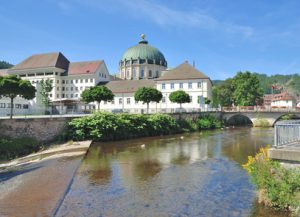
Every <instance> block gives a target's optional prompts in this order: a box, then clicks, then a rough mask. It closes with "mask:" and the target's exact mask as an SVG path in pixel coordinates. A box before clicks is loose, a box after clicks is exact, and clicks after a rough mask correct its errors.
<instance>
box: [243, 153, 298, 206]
mask: <svg viewBox="0 0 300 217" xmlns="http://www.w3.org/2000/svg"><path fill="white" fill-rule="evenodd" d="M267 152H268V149H267V148H261V149H260V151H259V153H257V154H256V155H255V157H252V156H249V157H248V162H247V163H246V164H245V165H243V167H244V168H245V169H246V170H247V171H248V173H249V175H250V177H251V180H252V182H253V183H254V184H255V186H256V187H257V188H258V189H259V190H260V192H263V193H264V194H265V195H264V198H266V199H265V201H264V202H265V203H266V204H267V205H270V206H273V207H276V208H279V209H290V208H296V207H299V205H300V202H299V199H297V195H298V194H299V192H300V171H299V169H286V168H283V167H282V166H281V165H280V164H279V163H278V162H277V161H273V160H270V159H269V157H268V155H267Z"/></svg>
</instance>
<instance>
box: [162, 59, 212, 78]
mask: <svg viewBox="0 0 300 217" xmlns="http://www.w3.org/2000/svg"><path fill="white" fill-rule="evenodd" d="M189 79H209V77H207V76H206V75H205V74H203V73H202V72H200V71H199V70H197V69H195V68H194V67H193V66H192V65H190V64H189V63H188V62H184V63H182V64H180V65H179V66H177V67H176V68H174V69H170V70H167V71H164V72H163V75H162V76H161V77H159V78H157V79H156V81H164V80H189Z"/></svg>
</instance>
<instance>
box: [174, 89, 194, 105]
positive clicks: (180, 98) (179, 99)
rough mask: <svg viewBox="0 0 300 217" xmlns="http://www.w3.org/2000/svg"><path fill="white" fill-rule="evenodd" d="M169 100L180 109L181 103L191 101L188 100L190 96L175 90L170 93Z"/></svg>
mask: <svg viewBox="0 0 300 217" xmlns="http://www.w3.org/2000/svg"><path fill="white" fill-rule="evenodd" d="M169 99H170V101H171V102H174V103H179V104H180V107H181V104H182V103H189V102H190V101H191V100H190V95H189V94H187V93H186V92H185V91H183V90H177V91H174V92H172V93H171V94H170V95H169Z"/></svg>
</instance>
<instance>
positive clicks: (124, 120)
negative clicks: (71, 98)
mask: <svg viewBox="0 0 300 217" xmlns="http://www.w3.org/2000/svg"><path fill="white" fill-rule="evenodd" d="M221 126H222V122H221V121H219V120H217V119H216V118H215V117H214V116H204V117H200V118H199V119H198V120H190V119H180V120H175V119H174V118H172V117H171V116H169V115H165V114H153V115H136V114H113V113H106V112H98V113H95V114H93V115H92V116H85V117H81V118H76V119H73V120H72V121H71V122H70V123H69V129H68V132H69V139H73V140H95V141H113V140H123V139H132V138H139V137H148V136H160V135H169V134H176V133H183V132H191V131H196V130H201V129H214V128H220V127H221Z"/></svg>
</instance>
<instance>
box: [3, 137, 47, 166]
mask: <svg viewBox="0 0 300 217" xmlns="http://www.w3.org/2000/svg"><path fill="white" fill-rule="evenodd" d="M40 148H41V146H40V144H39V143H38V142H37V141H36V140H35V139H33V138H29V137H22V138H16V139H15V138H9V137H3V136H2V137H0V161H7V160H11V159H14V158H17V157H21V156H24V155H28V154H31V153H33V152H36V151H38V150H39V149H40Z"/></svg>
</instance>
